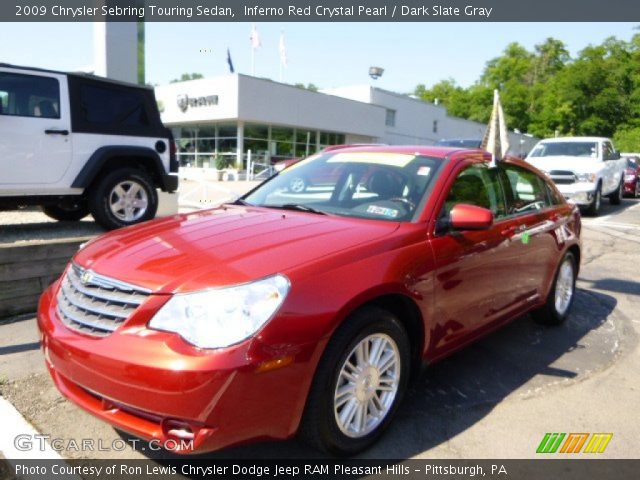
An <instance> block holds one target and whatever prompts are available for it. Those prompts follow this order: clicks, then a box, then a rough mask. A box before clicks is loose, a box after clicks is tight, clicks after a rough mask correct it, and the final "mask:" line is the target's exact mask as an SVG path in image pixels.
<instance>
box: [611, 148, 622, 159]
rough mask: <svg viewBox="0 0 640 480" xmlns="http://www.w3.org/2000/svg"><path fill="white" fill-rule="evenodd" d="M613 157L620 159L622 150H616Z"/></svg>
mask: <svg viewBox="0 0 640 480" xmlns="http://www.w3.org/2000/svg"><path fill="white" fill-rule="evenodd" d="M612 158H613V160H619V159H620V151H619V150H614V151H613V155H612Z"/></svg>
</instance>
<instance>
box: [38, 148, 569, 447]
mask: <svg viewBox="0 0 640 480" xmlns="http://www.w3.org/2000/svg"><path fill="white" fill-rule="evenodd" d="M490 160H491V159H490V156H489V155H488V154H487V153H486V152H481V151H480V150H468V149H453V148H434V147H389V146H357V147H344V148H338V149H333V150H331V151H328V152H324V153H322V152H321V153H320V154H318V155H315V156H312V157H310V158H308V159H305V160H303V161H301V162H298V163H296V164H294V165H292V166H291V167H289V168H287V169H285V170H283V171H282V172H281V173H279V174H278V175H276V176H275V177H273V178H271V179H270V180H268V181H266V182H265V183H263V184H262V185H260V186H259V187H257V188H256V189H255V190H253V191H251V192H249V193H248V194H247V195H245V196H244V197H242V198H241V199H239V200H237V201H236V202H234V203H232V204H225V205H222V206H220V207H218V208H214V209H211V210H208V211H200V212H197V213H190V214H183V215H177V216H174V217H171V218H167V219H162V220H157V221H152V222H148V223H145V224H143V225H140V226H137V227H130V228H125V229H122V230H119V231H115V232H111V233H109V234H107V235H105V236H103V237H100V238H98V239H96V240H93V241H91V242H90V243H89V244H87V245H86V246H85V247H84V248H82V249H81V250H80V251H79V252H78V253H77V254H76V255H75V257H74V258H73V260H72V262H71V263H70V264H69V266H68V267H67V269H66V270H65V272H64V274H63V275H62V277H61V278H60V280H58V281H57V282H56V283H54V284H53V285H52V286H51V287H50V288H49V289H48V290H47V291H46V292H45V293H44V294H43V296H42V298H41V301H40V306H39V313H38V323H39V328H40V330H41V336H42V347H43V350H44V355H45V358H46V363H47V366H48V368H49V371H50V373H51V375H52V377H53V380H54V382H55V384H56V385H57V387H58V388H59V389H60V391H61V392H62V393H63V394H64V395H65V396H67V397H68V398H70V399H71V400H72V401H74V402H75V403H77V404H78V405H80V406H81V407H82V408H84V409H86V410H88V411H89V412H90V413H92V414H94V415H96V416H97V417H99V418H101V419H103V420H105V421H107V422H109V423H111V424H112V425H114V426H116V427H117V428H119V429H122V430H125V431H127V432H130V433H131V434H133V435H136V436H139V437H142V438H145V439H148V440H155V441H159V442H167V441H168V440H171V439H173V440H185V439H186V440H189V442H188V443H187V445H188V447H185V448H184V449H183V450H181V451H182V452H183V453H190V452H194V451H196V452H197V451H208V450H214V449H218V448H222V447H225V446H228V445H233V444H238V443H242V442H246V441H249V440H257V439H265V438H276V439H284V438H288V437H291V436H293V435H295V434H297V433H298V434H300V436H302V437H304V438H305V439H306V440H308V441H309V442H311V443H312V444H313V445H315V446H316V447H319V448H321V449H323V450H326V451H329V452H331V453H333V454H338V455H345V454H346V455H350V454H354V453H356V452H358V451H360V450H362V449H364V448H366V447H368V446H370V445H371V444H372V443H373V442H374V441H375V440H376V439H377V438H378V437H379V436H380V435H381V434H382V432H383V431H384V429H385V427H386V426H387V425H388V424H389V422H390V421H391V419H392V417H393V416H394V413H395V412H396V410H397V409H398V407H399V405H400V402H401V399H402V396H403V393H404V392H405V390H406V388H407V384H408V382H409V378H410V375H411V374H412V373H415V372H417V371H418V369H419V366H420V364H421V363H423V362H424V363H432V362H434V361H436V360H438V359H441V358H443V357H444V356H446V355H448V354H450V353H452V352H453V351H455V350H457V349H459V348H461V347H462V346H464V345H466V344H468V343H469V342H471V341H473V340H475V339H477V338H479V337H481V336H483V335H485V334H486V333H488V332H490V331H492V330H494V329H495V328H497V327H499V326H501V325H504V324H505V323H506V322H509V321H510V320H513V319H514V318H516V317H518V316H520V315H522V314H523V313H525V312H532V315H533V316H534V318H536V319H537V320H539V321H541V322H544V323H547V324H559V323H561V322H562V321H563V320H564V319H565V318H566V316H567V314H568V312H569V309H570V307H571V303H572V300H573V294H574V289H575V279H576V276H577V273H578V268H579V264H580V215H579V212H578V210H577V207H575V206H573V205H570V204H568V203H566V202H565V200H564V199H563V197H562V195H561V194H560V193H559V192H558V191H557V189H556V188H555V186H554V185H553V184H552V183H551V182H550V181H549V180H547V179H546V177H545V176H544V175H543V174H541V173H540V172H538V171H537V170H535V169H534V168H533V167H531V166H530V165H527V164H526V163H524V162H521V161H518V160H515V159H507V160H505V161H502V162H498V164H497V165H491V163H490ZM294 177H295V178H306V179H309V180H314V181H310V182H309V183H308V184H309V187H308V188H306V189H305V190H304V191H292V190H290V189H289V185H290V180H291V178H294ZM319 179H321V180H319Z"/></svg>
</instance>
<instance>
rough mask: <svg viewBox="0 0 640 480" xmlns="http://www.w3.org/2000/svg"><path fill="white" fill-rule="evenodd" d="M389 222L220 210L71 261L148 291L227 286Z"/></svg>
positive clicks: (370, 235) (181, 218) (348, 243)
mask: <svg viewBox="0 0 640 480" xmlns="http://www.w3.org/2000/svg"><path fill="white" fill-rule="evenodd" d="M398 226H399V223H396V222H385V221H371V220H359V219H350V218H344V217H334V216H328V215H326V216H325V215H315V214H310V213H302V212H290V211H282V210H274V209H266V208H252V207H239V206H222V207H219V208H216V209H212V210H206V211H201V212H197V213H190V214H182V215H176V216H173V217H170V218H166V219H162V220H156V221H152V222H149V223H146V224H144V225H140V226H136V227H130V228H125V229H122V230H116V231H114V232H111V233H108V234H106V235H104V236H102V237H99V238H97V239H95V240H93V241H91V242H89V244H87V245H86V246H85V247H84V248H83V249H82V250H80V251H79V252H78V253H77V254H76V256H75V258H74V261H75V262H76V263H77V264H79V265H80V266H82V267H84V268H88V269H91V270H93V271H95V272H97V273H99V274H102V275H105V276H108V277H111V278H114V279H117V280H120V281H124V282H127V283H130V284H133V285H137V286H140V287H144V288H148V289H150V290H151V291H153V292H156V293H174V292H186V291H195V290H201V289H204V288H208V287H213V286H222V285H233V284H239V283H244V282H248V281H251V280H254V279H258V278H262V277H265V276H268V275H271V274H274V273H284V274H286V273H287V272H288V271H289V270H290V269H292V268H293V267H295V266H297V265H301V264H304V263H307V262H310V261H313V260H316V259H319V258H323V257H326V256H328V255H331V254H333V253H337V252H340V251H343V250H345V249H349V248H351V247H355V246H356V245H361V244H363V243H367V242H372V241H374V240H377V239H379V238H381V237H383V236H386V235H389V234H391V233H392V232H394V231H395V230H396V229H397V228H398Z"/></svg>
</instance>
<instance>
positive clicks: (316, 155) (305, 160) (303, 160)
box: [287, 153, 320, 170]
mask: <svg viewBox="0 0 640 480" xmlns="http://www.w3.org/2000/svg"><path fill="white" fill-rule="evenodd" d="M319 156H320V154H318V153H316V154H315V155H311V156H310V157H307V158H303V159H302V160H300V161H299V162H296V163H294V164H293V165H291V166H289V167H288V168H287V170H294V169H296V168H298V167H300V166H302V165H306V164H307V163H309V162H312V161H314V160H315V159H316V158H318V157H319Z"/></svg>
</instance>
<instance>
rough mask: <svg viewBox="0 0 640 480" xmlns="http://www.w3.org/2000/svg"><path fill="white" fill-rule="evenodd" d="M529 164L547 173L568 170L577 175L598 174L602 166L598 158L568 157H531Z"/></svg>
mask: <svg viewBox="0 0 640 480" xmlns="http://www.w3.org/2000/svg"><path fill="white" fill-rule="evenodd" d="M527 162H529V163H530V164H531V165H533V166H534V167H536V168H537V169H539V170H542V171H545V172H550V171H551V170H567V171H571V172H575V173H591V172H596V171H597V170H598V168H600V165H601V162H599V161H598V159H597V158H589V157H570V156H566V155H558V156H549V157H530V158H527Z"/></svg>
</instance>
